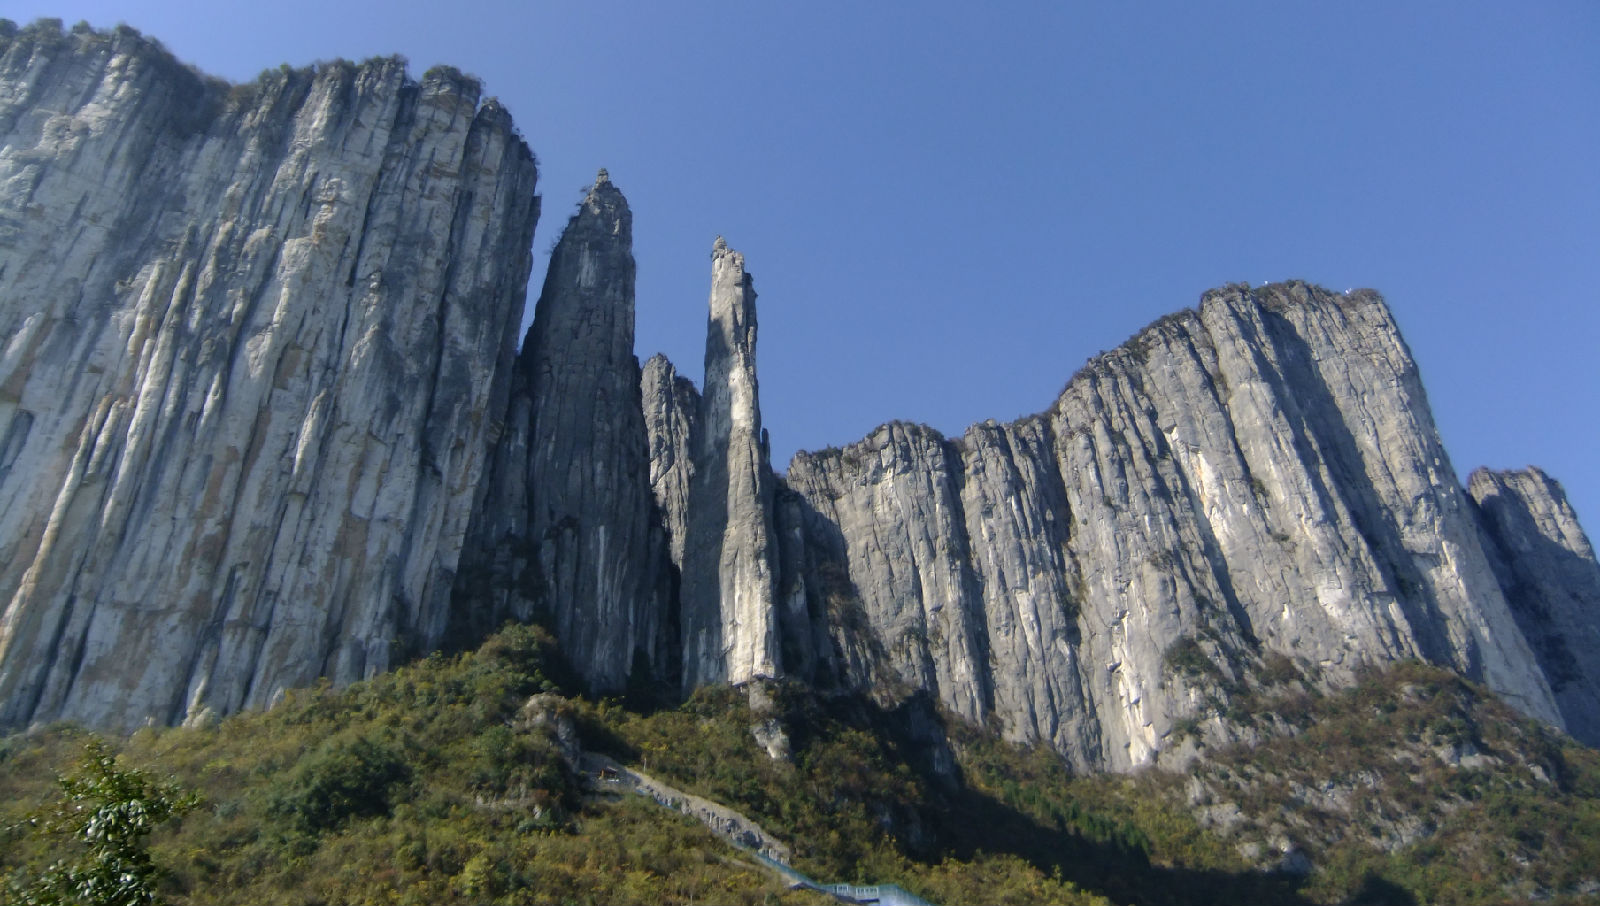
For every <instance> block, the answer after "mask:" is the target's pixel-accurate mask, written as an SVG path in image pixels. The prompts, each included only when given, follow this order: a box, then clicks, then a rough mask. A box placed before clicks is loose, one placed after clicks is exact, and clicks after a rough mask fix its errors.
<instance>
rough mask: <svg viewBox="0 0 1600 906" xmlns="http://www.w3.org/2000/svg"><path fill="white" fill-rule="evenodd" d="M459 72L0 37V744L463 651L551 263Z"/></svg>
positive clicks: (496, 130)
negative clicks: (488, 494) (250, 75)
mask: <svg viewBox="0 0 1600 906" xmlns="http://www.w3.org/2000/svg"><path fill="white" fill-rule="evenodd" d="M535 176H536V168H535V164H534V160H533V157H532V155H531V154H530V153H529V151H528V149H527V148H526V147H525V146H524V144H523V143H522V141H521V140H520V139H519V138H518V137H517V135H516V134H515V133H514V131H513V129H512V124H511V120H510V117H509V115H508V114H507V113H506V112H505V110H504V109H502V108H501V107H499V106H498V105H497V104H495V103H494V102H493V101H488V102H483V101H480V98H479V89H478V85H477V83H476V82H475V81H473V80H472V79H469V78H466V77H464V76H461V75H460V74H459V73H456V72H455V71H453V70H448V69H436V70H431V71H430V72H429V73H428V74H427V75H425V76H424V77H423V79H422V80H421V82H420V83H419V82H416V81H413V80H412V79H410V78H409V77H408V76H407V74H406V69H405V65H404V63H403V62H402V61H399V60H392V59H391V60H372V61H368V62H366V63H363V64H361V65H351V64H347V63H342V62H340V63H332V64H325V65H319V66H318V67H317V68H315V69H307V70H288V69H284V70H281V71H272V72H268V73H264V74H263V75H262V76H261V78H260V79H259V80H257V81H256V82H253V83H251V84H248V85H239V86H230V85H227V84H224V83H222V82H220V81H217V80H212V79H207V78H204V77H202V76H200V75H199V74H197V73H196V72H194V71H192V70H190V69H188V68H186V67H184V66H182V65H180V64H178V63H177V62H175V61H174V60H173V59H172V58H171V57H170V56H169V55H168V54H167V53H166V52H165V51H163V50H161V49H160V48H159V47H157V46H156V45H154V44H153V43H151V42H148V41H146V40H144V39H142V38H140V37H139V36H138V35H137V34H136V33H134V32H133V31H131V30H129V29H119V30H117V31H115V32H111V33H94V32H90V31H88V30H86V29H84V30H73V31H72V32H70V33H63V32H62V31H61V30H60V28H59V25H58V24H57V23H48V22H47V23H41V24H39V25H36V26H32V27H28V28H25V29H21V30H17V29H15V28H7V29H5V30H4V31H3V32H0V341H3V343H4V346H3V349H0V448H3V449H0V608H3V610H0V724H4V725H5V726H18V725H22V724H27V723H30V722H40V721H49V720H57V719H71V720H78V721H83V722H85V723H88V724H91V725H94V726H100V727H109V728H127V727H132V726H136V725H139V724H141V723H144V722H146V721H155V722H158V723H167V722H174V721H180V720H183V719H184V718H185V717H186V716H196V715H199V714H201V713H203V712H205V711H207V710H211V711H215V712H219V713H226V712H230V711H234V710H237V709H239V708H241V707H250V706H259V705H264V704H266V703H268V702H270V701H271V700H272V699H273V698H274V696H275V695H277V694H278V692H279V691H280V690H282V689H284V688H287V687H291V686H303V685H307V684H310V683H312V682H313V681H315V680H316V679H317V678H318V677H330V678H332V679H334V680H335V681H338V682H346V681H349V680H353V679H357V678H360V677H363V676H369V675H371V674H373V673H375V672H377V671H381V670H384V669H387V668H388V667H389V666H390V665H391V664H393V663H395V661H396V660H397V658H399V657H402V656H407V655H409V654H410V653H412V652H415V651H420V650H427V649H429V648H431V647H432V646H433V645H434V644H435V642H436V641H437V639H438V637H439V636H440V634H441V633H442V631H443V629H444V626H445V623H446V619H447V608H448V603H449V598H450V595H449V592H450V588H451V585H452V583H453V577H454V572H455V569H456V566H457V559H458V556H459V554H460V550H461V545H462V539H463V537H464V534H465V531H466V527H467V522H468V519H469V517H470V514H471V512H472V509H473V502H474V497H475V494H476V492H477V491H478V490H479V487H480V484H481V483H480V481H479V477H480V474H481V473H482V471H483V468H484V460H485V451H486V450H487V448H488V446H489V442H490V439H491V438H492V437H493V435H494V434H495V432H497V431H498V430H499V426H500V416H501V414H502V410H503V407H504V399H505V394H506V390H507V381H508V376H509V371H510V366H511V361H512V356H513V354H514V350H515V341H516V331H517V329H518V324H519V321H520V319H521V315H522V309H523V301H524V293H525V286H526V281H527V276H528V272H529V269H530V264H531V258H530V251H529V250H530V247H531V239H532V231H533V227H534V221H535V219H536V216H537V200H536V198H535V196H534V181H535Z"/></svg>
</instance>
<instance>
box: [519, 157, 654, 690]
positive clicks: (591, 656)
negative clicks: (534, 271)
mask: <svg viewBox="0 0 1600 906" xmlns="http://www.w3.org/2000/svg"><path fill="white" fill-rule="evenodd" d="M633 287H634V263H633V214H632V212H631V211H630V210H629V209H628V202H627V200H626V199H625V198H623V197H622V193H621V192H619V191H618V190H617V188H616V186H614V185H612V184H611V180H610V178H609V177H608V176H607V174H606V171H605V170H601V171H600V173H599V175H598V176H597V177H596V178H595V183H594V186H593V188H591V189H590V191H589V193H588V195H587V197H585V198H584V200H583V203H582V205H581V206H580V207H579V209H578V213H577V214H576V215H574V216H573V217H572V219H571V220H570V221H568V223H567V228H566V231H565V232H564V233H562V236H561V241H560V242H559V243H558V244H557V245H556V249H555V251H554V252H553V253H552V255H551V258H550V269H549V272H548V274H547V276H546V277H545V283H544V289H543V291H542V292H541V293H540V295H539V302H538V305H537V307H536V308H535V310H534V321H533V327H532V329H531V330H530V331H529V333H528V340H527V342H526V343H525V344H524V348H523V353H522V359H521V360H520V361H519V363H518V366H519V368H520V369H521V370H522V375H521V377H522V378H523V379H524V381H525V382H526V383H525V385H526V387H527V392H528V396H529V399H530V401H531V409H532V421H531V424H530V426H529V434H528V440H527V488H528V491H527V495H528V506H529V509H528V523H527V529H526V531H527V541H528V542H529V544H530V545H531V548H532V550H531V554H532V556H533V558H534V563H535V564H536V566H537V570H538V571H537V573H536V575H535V576H533V577H530V578H532V579H533V580H534V581H533V582H532V583H527V584H531V585H532V586H533V589H534V591H535V593H536V594H538V595H542V597H543V602H542V603H544V605H545V606H547V607H548V608H549V610H550V613H551V615H552V616H553V617H554V619H555V625H556V633H557V635H558V636H559V637H560V639H561V645H562V648H563V650H564V651H565V652H566V653H567V656H568V657H569V658H571V659H572V662H573V664H574V665H575V666H576V667H577V668H578V670H579V672H581V673H582V674H583V676H584V678H585V679H586V680H588V682H589V685H590V686H591V687H592V688H594V689H596V690H615V689H620V688H622V686H623V685H624V684H625V682H626V680H627V677H628V671H629V668H630V667H631V666H632V664H633V660H634V651H635V650H636V649H638V650H644V651H645V652H646V653H647V655H648V654H649V653H650V652H651V646H652V643H653V641H654V639H655V636H656V626H657V623H658V620H657V613H656V608H655V607H654V606H653V597H652V596H651V595H650V594H649V592H648V591H647V586H648V584H649V582H650V581H651V579H652V578H653V575H652V574H653V570H652V569H651V568H650V560H651V557H650V551H651V545H650V543H649V527H650V520H651V513H650V507H651V494H650V463H649V454H648V439H647V436H646V434H645V426H644V413H643V410H642V408H641V406H640V398H639V362H638V360H637V359H635V358H634V356H633V319H634V307H633Z"/></svg>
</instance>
